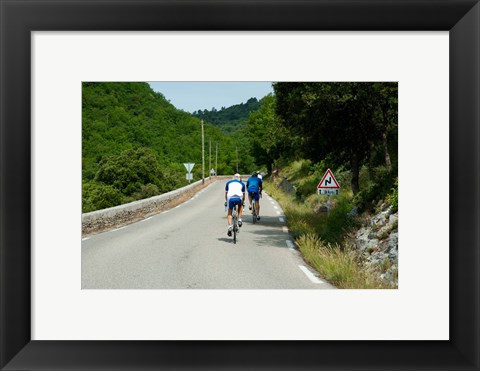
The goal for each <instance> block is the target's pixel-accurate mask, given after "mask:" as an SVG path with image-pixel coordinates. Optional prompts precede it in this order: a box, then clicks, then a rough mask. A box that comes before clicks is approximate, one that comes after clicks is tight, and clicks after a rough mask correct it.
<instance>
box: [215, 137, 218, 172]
mask: <svg viewBox="0 0 480 371" xmlns="http://www.w3.org/2000/svg"><path fill="white" fill-rule="evenodd" d="M217 175H218V143H215V178H216V177H217Z"/></svg>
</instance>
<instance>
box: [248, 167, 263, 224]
mask: <svg viewBox="0 0 480 371" xmlns="http://www.w3.org/2000/svg"><path fill="white" fill-rule="evenodd" d="M262 184H263V182H262V179H261V178H259V177H258V173H257V172H256V171H255V172H254V173H253V174H252V176H251V177H250V178H248V180H247V192H248V202H249V203H250V206H249V209H250V210H252V199H253V198H255V201H256V202H255V208H256V209H257V210H256V212H257V220H260V195H261V194H262Z"/></svg>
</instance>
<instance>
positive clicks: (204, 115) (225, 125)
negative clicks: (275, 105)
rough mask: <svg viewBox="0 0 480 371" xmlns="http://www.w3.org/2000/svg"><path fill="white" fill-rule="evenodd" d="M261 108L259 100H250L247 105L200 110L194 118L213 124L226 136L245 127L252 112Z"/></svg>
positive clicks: (194, 113) (194, 114)
mask: <svg viewBox="0 0 480 371" xmlns="http://www.w3.org/2000/svg"><path fill="white" fill-rule="evenodd" d="M259 107H260V102H258V100H257V98H250V99H249V100H248V101H247V102H245V103H240V104H235V105H233V106H231V107H222V108H221V109H220V110H217V109H216V108H215V107H214V108H212V109H211V110H210V111H208V110H203V111H202V110H198V111H195V112H193V116H195V117H198V118H200V119H202V120H205V121H206V122H209V123H211V124H212V125H214V126H215V127H217V128H219V129H220V130H222V131H223V132H224V133H226V134H233V133H235V132H236V131H237V130H239V129H240V128H242V127H243V124H244V123H245V120H246V119H247V117H248V115H249V114H250V113H251V112H254V111H256V110H257V109H258V108H259Z"/></svg>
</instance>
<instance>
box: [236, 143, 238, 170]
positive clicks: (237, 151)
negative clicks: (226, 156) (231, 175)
mask: <svg viewBox="0 0 480 371" xmlns="http://www.w3.org/2000/svg"><path fill="white" fill-rule="evenodd" d="M236 149H237V173H238V146H237V147H236Z"/></svg>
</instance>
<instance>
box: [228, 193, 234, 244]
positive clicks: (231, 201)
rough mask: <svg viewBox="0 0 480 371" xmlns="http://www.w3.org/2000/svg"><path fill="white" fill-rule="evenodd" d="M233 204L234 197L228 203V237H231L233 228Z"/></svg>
mask: <svg viewBox="0 0 480 371" xmlns="http://www.w3.org/2000/svg"><path fill="white" fill-rule="evenodd" d="M233 203H234V199H233V197H230V198H229V199H228V201H227V204H228V205H227V206H228V216H227V222H228V229H227V233H228V235H229V236H230V235H231V233H232V232H231V228H232V210H233Z"/></svg>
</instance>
